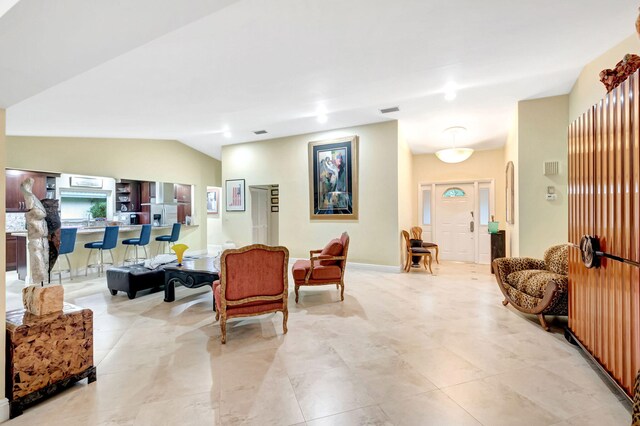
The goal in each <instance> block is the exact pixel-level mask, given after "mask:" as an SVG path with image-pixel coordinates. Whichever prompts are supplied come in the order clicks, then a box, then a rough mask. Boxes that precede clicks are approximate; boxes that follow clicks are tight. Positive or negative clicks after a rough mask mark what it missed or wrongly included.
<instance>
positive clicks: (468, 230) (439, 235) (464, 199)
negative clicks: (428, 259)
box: [435, 183, 477, 262]
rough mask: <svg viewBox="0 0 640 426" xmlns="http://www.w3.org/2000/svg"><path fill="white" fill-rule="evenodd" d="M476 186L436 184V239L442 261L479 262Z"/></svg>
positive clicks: (468, 184) (470, 184) (467, 184)
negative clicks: (476, 253) (476, 236)
mask: <svg viewBox="0 0 640 426" xmlns="http://www.w3.org/2000/svg"><path fill="white" fill-rule="evenodd" d="M474 191H475V189H474V184H472V183H466V184H446V185H436V191H435V193H436V197H435V202H436V239H435V241H437V242H438V244H439V248H440V258H441V259H444V260H455V261H460V262H475V261H476V258H475V247H476V243H475V232H474V231H475V229H474V228H475V226H477V220H476V218H475V217H474V216H475V214H474V211H475V200H476V198H475V192H474Z"/></svg>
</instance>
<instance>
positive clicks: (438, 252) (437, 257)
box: [435, 246, 440, 265]
mask: <svg viewBox="0 0 640 426" xmlns="http://www.w3.org/2000/svg"><path fill="white" fill-rule="evenodd" d="M435 248H436V263H437V264H438V265H439V264H440V250H439V249H438V246H436V247H435Z"/></svg>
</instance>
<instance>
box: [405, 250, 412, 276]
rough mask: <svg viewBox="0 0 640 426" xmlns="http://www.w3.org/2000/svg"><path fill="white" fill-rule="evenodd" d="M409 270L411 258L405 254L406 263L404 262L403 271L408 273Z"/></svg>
mask: <svg viewBox="0 0 640 426" xmlns="http://www.w3.org/2000/svg"><path fill="white" fill-rule="evenodd" d="M410 270H411V256H410V255H409V254H407V261H406V262H404V271H405V272H409V271H410Z"/></svg>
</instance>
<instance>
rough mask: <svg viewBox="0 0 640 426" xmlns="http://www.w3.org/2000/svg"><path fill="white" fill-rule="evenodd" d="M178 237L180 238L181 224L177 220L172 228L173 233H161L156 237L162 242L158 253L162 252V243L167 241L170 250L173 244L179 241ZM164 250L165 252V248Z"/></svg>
mask: <svg viewBox="0 0 640 426" xmlns="http://www.w3.org/2000/svg"><path fill="white" fill-rule="evenodd" d="M178 238H180V224H179V223H178V222H176V223H174V224H173V228H172V229H171V235H160V236H158V237H156V241H158V242H159V243H160V244H158V251H157V252H156V254H160V247H162V246H163V244H162V243H167V251H168V250H169V249H170V248H171V244H172V243H175V242H176V241H178ZM162 252H163V253H164V250H163V251H162Z"/></svg>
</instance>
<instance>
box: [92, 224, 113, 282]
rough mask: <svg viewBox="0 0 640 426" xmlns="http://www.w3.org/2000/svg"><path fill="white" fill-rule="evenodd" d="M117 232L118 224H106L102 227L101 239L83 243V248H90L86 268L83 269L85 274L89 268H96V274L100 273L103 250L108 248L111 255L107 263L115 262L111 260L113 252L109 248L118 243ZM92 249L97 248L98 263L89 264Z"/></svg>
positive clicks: (102, 265) (102, 266)
mask: <svg viewBox="0 0 640 426" xmlns="http://www.w3.org/2000/svg"><path fill="white" fill-rule="evenodd" d="M118 232H120V227H119V226H107V227H105V228H104V238H102V241H94V242H92V243H87V244H85V245H84V248H88V249H90V250H89V256H88V257H87V268H86V269H85V271H84V275H85V276H87V274H88V273H89V268H98V276H100V274H102V271H103V270H104V265H105V263H104V257H103V252H104V251H105V250H109V254H110V255H111V262H110V263H109V262H107V265H113V264H114V263H115V261H114V260H113V252H112V251H111V250H112V249H114V248H116V245H118ZM93 250H98V252H99V253H100V257H99V258H98V263H92V264H89V261H90V260H91V253H92V252H93Z"/></svg>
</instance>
